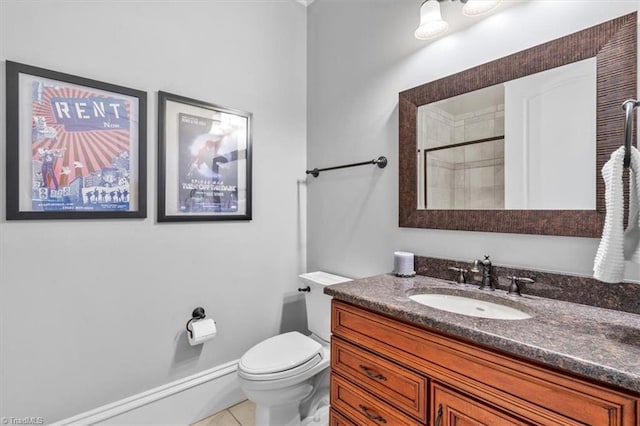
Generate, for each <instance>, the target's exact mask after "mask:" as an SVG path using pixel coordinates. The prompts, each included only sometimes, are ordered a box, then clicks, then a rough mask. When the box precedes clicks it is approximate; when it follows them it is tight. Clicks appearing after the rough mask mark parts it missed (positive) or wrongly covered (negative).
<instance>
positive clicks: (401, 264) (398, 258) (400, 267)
mask: <svg viewBox="0 0 640 426" xmlns="http://www.w3.org/2000/svg"><path fill="white" fill-rule="evenodd" d="M413 265H414V258H413V253H408V252H406V251H396V252H394V253H393V273H394V274H396V275H397V276H399V277H412V276H414V275H415V274H416V272H415V271H414V270H413Z"/></svg>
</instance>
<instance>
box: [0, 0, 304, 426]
mask: <svg viewBox="0 0 640 426" xmlns="http://www.w3.org/2000/svg"><path fill="white" fill-rule="evenodd" d="M7 59H9V60H13V61H17V62H23V63H27V64H31V65H36V66H39V67H43V68H48V69H53V70H57V71H62V72H66V73H70V74H75V75H80V76H83V77H87V78H92V79H96V80H101V81H106V82H110V83H114V84H119V85H123V86H127V87H133V88H136V89H140V90H144V91H147V92H148V96H149V97H148V126H147V131H148V161H147V166H148V175H147V178H148V183H149V185H148V188H149V195H148V205H149V217H148V218H147V219H145V220H94V221H88V220H87V221H80V220H75V221H29V222H16V221H12V222H7V221H6V220H4V214H3V215H2V216H3V218H2V221H1V222H0V315H1V335H0V338H1V345H0V347H1V349H0V377H1V379H0V417H1V416H13V417H23V416H42V417H44V419H45V421H46V422H47V423H49V422H52V421H54V420H57V419H61V418H65V417H68V416H71V415H74V414H77V413H79V412H82V411H85V410H89V409H92V408H95V407H98V406H100V405H103V404H106V403H110V402H113V401H115V400H118V399H121V398H124V397H127V396H130V395H133V394H136V393H138V392H142V391H146V390H148V389H150V388H152V387H155V386H159V385H162V384H165V383H167V382H170V381H172V380H175V379H178V378H181V377H185V376H188V375H190V374H195V373H197V372H199V371H202V370H205V369H208V368H212V367H215V366H216V365H219V364H222V363H225V362H228V361H230V360H233V359H237V358H239V357H240V356H241V355H242V353H243V352H244V351H246V350H247V349H248V348H249V347H250V346H252V345H253V344H255V343H257V342H258V341H260V340H262V339H264V338H266V337H268V336H271V335H274V334H277V333H278V332H279V331H280V329H281V328H285V329H286V328H287V327H291V328H294V327H296V326H301V327H302V328H304V322H302V324H301V325H300V324H296V321H300V320H302V321H304V318H303V317H302V318H301V317H300V315H297V316H296V315H293V316H292V315H291V314H290V312H288V311H286V310H285V312H284V313H283V306H284V304H285V303H284V301H285V300H287V301H293V302H294V303H293V304H294V305H295V302H296V301H299V299H298V296H297V291H296V289H297V287H298V280H297V275H298V274H299V273H302V272H305V271H306V264H305V262H306V260H305V259H306V254H305V247H306V241H305V228H306V224H305V216H306V212H305V208H306V195H305V189H304V186H303V185H299V184H298V181H300V180H303V179H304V165H305V159H306V146H305V138H306V9H305V8H304V7H303V6H301V5H300V4H298V3H296V2H294V1H290V0H284V1H251V2H246V1H233V2H231V1H207V2H204V1H196V2H193V1H191V2H177V1H175V2H167V1H144V2H143V1H117V2H111V1H82V2H79V1H70V0H68V1H64V0H54V1H28V0H27V1H25V0H20V1H19V0H2V1H1V2H0V61H2V62H4V61H5V60H7ZM0 70H1V71H0V78H1V79H2V81H4V75H5V74H4V64H3V65H2V66H1V67H0ZM4 86H5V85H4V83H2V84H0V87H1V89H0V90H1V91H2V92H0V99H1V102H0V123H1V125H0V142H1V143H2V145H3V146H4V145H5V136H4V135H5V122H4V117H5V101H4V99H5V87H4ZM157 90H165V91H168V92H171V93H176V94H180V95H183V96H188V97H192V98H195V99H200V100H203V101H208V102H212V103H216V104H219V105H224V106H227V107H230V108H236V109H240V110H244V111H250V112H252V113H253V117H254V128H253V130H254V132H253V143H254V145H253V149H254V151H253V154H254V155H253V159H254V166H253V197H254V198H253V201H254V220H253V221H251V222H221V223H215V222H209V223H189V224H188V223H178V224H157V223H156V222H155V215H156V208H155V203H156V196H155V188H156V183H155V182H156V179H155V173H156V166H155V161H156V151H157V150H156V144H157V142H156V140H157V139H156V125H157V120H156V111H157V109H156V102H157V99H156V91H157ZM1 151H2V152H1V154H0V155H1V158H0V164H4V161H5V150H4V149H2V150H1ZM1 168H2V169H3V170H4V167H1ZM4 192H5V175H4V172H3V173H1V174H0V200H1V201H0V204H1V206H0V207H1V210H2V211H4V210H5V209H4V198H5V193H4ZM199 305H202V306H204V307H205V309H206V310H207V314H208V315H209V316H210V317H212V318H214V319H215V320H216V321H217V326H218V336H217V337H216V339H215V340H213V341H211V342H208V343H206V344H205V345H204V347H202V346H200V347H196V348H192V347H190V346H189V345H188V343H187V341H186V338H185V333H184V326H185V323H186V321H187V319H188V318H189V317H190V315H191V311H192V310H193V308H195V307H196V306H199ZM283 318H284V319H288V318H291V321H290V323H288V324H286V323H284V322H283V320H282V319H283Z"/></svg>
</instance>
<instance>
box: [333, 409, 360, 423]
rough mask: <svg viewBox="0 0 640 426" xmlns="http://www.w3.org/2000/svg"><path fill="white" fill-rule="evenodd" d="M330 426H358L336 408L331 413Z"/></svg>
mask: <svg viewBox="0 0 640 426" xmlns="http://www.w3.org/2000/svg"><path fill="white" fill-rule="evenodd" d="M329 426H357V425H356V424H354V423H353V422H351V421H350V420H349V419H347V418H346V417H344V416H343V415H342V414H340V413H339V412H338V411H336V410H335V409H334V408H332V409H331V410H330V411H329Z"/></svg>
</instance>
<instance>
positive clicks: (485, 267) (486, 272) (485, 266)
mask: <svg viewBox="0 0 640 426" xmlns="http://www.w3.org/2000/svg"><path fill="white" fill-rule="evenodd" d="M480 265H482V282H481V283H480V290H484V288H485V287H486V286H487V285H489V288H490V289H491V290H495V289H496V286H495V284H494V283H493V281H492V280H491V261H490V260H489V255H488V254H485V255H484V260H480V259H476V260H474V261H473V268H471V272H474V273H477V272H480V270H479V269H478V266H480Z"/></svg>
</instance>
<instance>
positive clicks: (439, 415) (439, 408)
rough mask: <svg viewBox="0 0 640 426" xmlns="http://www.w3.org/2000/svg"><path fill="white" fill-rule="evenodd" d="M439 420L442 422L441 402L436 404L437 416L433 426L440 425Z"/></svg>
mask: <svg viewBox="0 0 640 426" xmlns="http://www.w3.org/2000/svg"><path fill="white" fill-rule="evenodd" d="M440 422H442V404H440V405H439V406H438V417H436V423H435V425H434V426H440Z"/></svg>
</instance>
